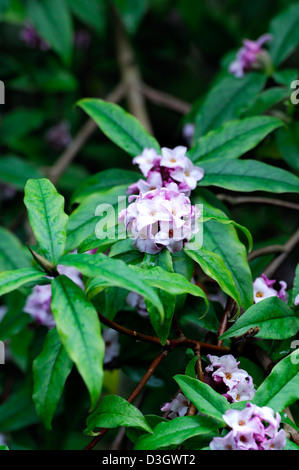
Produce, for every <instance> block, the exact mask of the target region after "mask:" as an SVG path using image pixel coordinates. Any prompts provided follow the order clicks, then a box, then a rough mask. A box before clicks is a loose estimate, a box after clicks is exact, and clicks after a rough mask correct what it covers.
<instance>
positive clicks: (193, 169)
mask: <svg viewBox="0 0 299 470" xmlns="http://www.w3.org/2000/svg"><path fill="white" fill-rule="evenodd" d="M170 176H171V178H173V179H174V180H175V181H179V182H180V183H185V184H186V186H187V187H189V189H195V188H196V186H197V182H198V181H200V180H201V179H202V178H203V177H204V170H203V169H202V168H200V167H198V166H194V165H193V163H192V162H191V160H189V158H186V160H185V163H184V167H183V168H180V167H179V168H176V169H175V170H174V171H172V172H171V174H170Z"/></svg>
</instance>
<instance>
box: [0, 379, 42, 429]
mask: <svg viewBox="0 0 299 470" xmlns="http://www.w3.org/2000/svg"><path fill="white" fill-rule="evenodd" d="M39 422H40V419H39V417H38V415H37V414H36V411H35V408H34V405H33V402H32V398H31V389H30V388H29V387H28V386H27V385H22V386H21V387H20V388H19V389H18V390H17V391H16V392H14V393H12V394H11V396H10V397H9V398H8V400H7V401H6V402H4V403H2V404H1V405H0V432H10V431H17V430H19V429H22V428H27V427H28V426H30V425H31V424H35V423H39Z"/></svg>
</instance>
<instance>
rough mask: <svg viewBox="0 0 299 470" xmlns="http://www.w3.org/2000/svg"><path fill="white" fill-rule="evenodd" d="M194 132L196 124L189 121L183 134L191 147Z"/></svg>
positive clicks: (184, 127)
mask: <svg viewBox="0 0 299 470" xmlns="http://www.w3.org/2000/svg"><path fill="white" fill-rule="evenodd" d="M194 132H195V125H194V124H192V123H191V122H188V123H186V124H185V125H184V126H183V131H182V134H183V137H184V139H185V140H186V142H187V144H188V145H189V147H191V145H192V140H193V136H194Z"/></svg>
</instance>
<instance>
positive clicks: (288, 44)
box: [269, 2, 299, 66]
mask: <svg viewBox="0 0 299 470" xmlns="http://www.w3.org/2000/svg"><path fill="white" fill-rule="evenodd" d="M298 23H299V9H298V4H297V3H296V2H295V3H294V4H293V5H290V6H289V7H288V8H287V9H286V10H284V11H283V12H282V13H279V15H277V16H276V17H275V18H274V19H273V20H272V22H271V24H270V30H269V32H270V33H271V34H272V36H273V40H272V41H271V43H269V51H270V54H271V58H272V60H273V63H274V65H276V66H278V65H279V64H281V63H282V62H283V61H284V60H285V59H286V58H287V57H288V56H289V55H290V54H291V53H292V52H293V50H294V49H295V47H296V46H297V45H298V44H299V30H298Z"/></svg>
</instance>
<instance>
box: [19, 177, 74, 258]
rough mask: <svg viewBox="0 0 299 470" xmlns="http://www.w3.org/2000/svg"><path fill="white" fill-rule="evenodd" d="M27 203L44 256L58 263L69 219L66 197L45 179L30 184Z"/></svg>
mask: <svg viewBox="0 0 299 470" xmlns="http://www.w3.org/2000/svg"><path fill="white" fill-rule="evenodd" d="M24 202H25V205H26V207H27V211H28V216H29V220H30V224H31V227H32V230H33V232H34V235H35V237H36V240H37V242H38V244H39V247H40V251H41V254H42V255H43V256H44V257H45V258H46V259H47V260H48V261H50V262H51V263H53V264H56V263H57V261H58V259H59V258H60V256H61V255H62V254H63V252H64V249H65V243H66V227H67V223H68V216H67V215H66V214H65V212H64V198H63V196H61V195H60V194H58V192H57V191H56V189H55V187H54V186H53V184H52V183H51V182H50V181H49V180H47V179H46V178H42V179H37V180H29V181H28V182H27V184H26V187H25V198H24Z"/></svg>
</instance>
